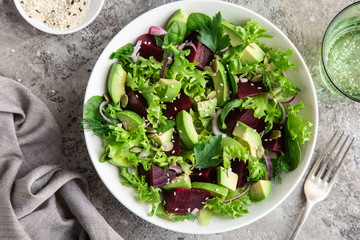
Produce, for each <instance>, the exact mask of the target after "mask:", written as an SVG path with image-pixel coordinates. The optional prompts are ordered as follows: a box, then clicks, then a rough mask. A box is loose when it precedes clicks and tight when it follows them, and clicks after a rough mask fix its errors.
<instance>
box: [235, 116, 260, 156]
mask: <svg viewBox="0 0 360 240" xmlns="http://www.w3.org/2000/svg"><path fill="white" fill-rule="evenodd" d="M232 134H233V135H234V136H235V137H236V138H237V140H238V141H239V142H240V143H241V144H242V145H243V146H244V147H246V148H247V149H249V151H250V155H251V156H253V157H256V158H262V156H263V155H264V148H263V146H262V142H261V137H260V134H259V133H258V132H257V131H256V130H255V129H253V128H252V127H249V126H248V125H246V124H245V123H242V122H240V121H238V122H237V123H236V126H235V128H234V130H233V132H232Z"/></svg>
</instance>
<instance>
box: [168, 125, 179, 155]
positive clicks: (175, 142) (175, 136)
mask: <svg viewBox="0 0 360 240" xmlns="http://www.w3.org/2000/svg"><path fill="white" fill-rule="evenodd" d="M171 142H172V143H173V145H174V147H173V149H171V151H168V152H165V153H166V154H167V155H170V156H180V136H179V134H178V133H177V131H174V133H173V138H172V139H171Z"/></svg>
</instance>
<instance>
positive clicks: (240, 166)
mask: <svg viewBox="0 0 360 240" xmlns="http://www.w3.org/2000/svg"><path fill="white" fill-rule="evenodd" d="M247 166H248V162H245V161H243V160H239V159H235V160H234V161H232V162H231V169H232V171H233V172H234V173H236V174H237V175H238V177H239V178H238V182H237V185H236V188H242V187H244V186H245V184H246V183H247V178H248V176H249V170H248V169H247Z"/></svg>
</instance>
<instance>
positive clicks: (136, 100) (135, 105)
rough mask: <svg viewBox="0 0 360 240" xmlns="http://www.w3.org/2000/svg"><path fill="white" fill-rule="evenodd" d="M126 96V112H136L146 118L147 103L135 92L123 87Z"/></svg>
mask: <svg viewBox="0 0 360 240" xmlns="http://www.w3.org/2000/svg"><path fill="white" fill-rule="evenodd" d="M125 91H126V95H127V96H128V99H129V101H128V104H127V105H126V107H125V109H126V110H131V111H133V112H136V113H137V114H139V115H140V116H142V117H145V118H146V116H147V102H146V99H145V98H144V97H143V96H142V95H141V94H140V93H139V92H137V91H133V90H132V89H131V88H130V87H125Z"/></svg>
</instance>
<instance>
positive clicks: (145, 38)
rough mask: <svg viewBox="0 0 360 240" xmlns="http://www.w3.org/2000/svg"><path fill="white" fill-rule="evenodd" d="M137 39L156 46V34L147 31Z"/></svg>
mask: <svg viewBox="0 0 360 240" xmlns="http://www.w3.org/2000/svg"><path fill="white" fill-rule="evenodd" d="M137 41H141V42H143V43H145V44H147V45H153V46H156V40H155V37H154V35H151V34H148V33H145V34H143V35H141V36H140V37H138V39H137Z"/></svg>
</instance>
